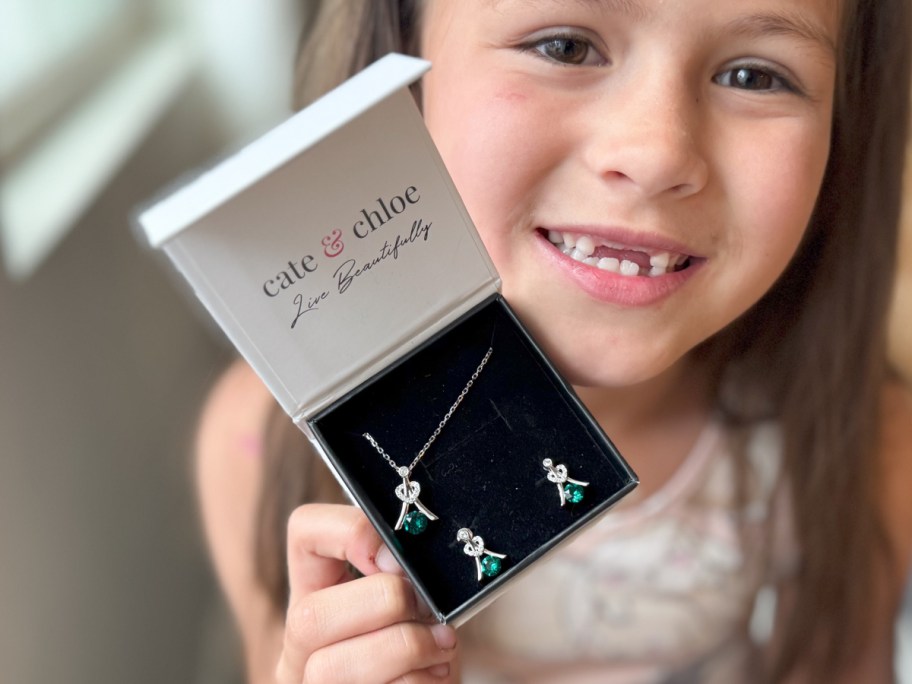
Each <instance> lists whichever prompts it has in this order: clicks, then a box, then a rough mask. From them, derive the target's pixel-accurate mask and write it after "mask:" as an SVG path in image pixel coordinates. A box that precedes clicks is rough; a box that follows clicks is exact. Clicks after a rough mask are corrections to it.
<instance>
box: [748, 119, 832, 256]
mask: <svg viewBox="0 0 912 684" xmlns="http://www.w3.org/2000/svg"><path fill="white" fill-rule="evenodd" d="M777 133H778V134H777V135H771V136H759V137H758V138H757V139H759V140H764V141H765V144H764V146H763V148H762V149H756V148H753V149H752V150H751V154H750V155H745V157H747V161H746V163H745V160H744V159H742V160H739V161H741V162H742V163H740V164H739V166H740V169H741V171H740V172H739V173H737V174H733V176H734V177H735V178H737V182H736V183H735V184H734V185H733V187H732V188H731V190H732V196H733V197H735V198H741V200H740V208H739V212H741V214H742V216H741V218H742V220H743V224H742V225H746V226H749V229H747V230H746V231H745V234H744V235H743V236H742V238H743V240H744V242H745V243H750V244H744V245H742V247H744V248H745V249H751V250H754V251H755V253H756V254H757V255H758V256H761V257H762V258H763V259H764V261H766V262H767V263H769V262H770V261H773V262H778V263H773V264H770V267H771V268H773V267H776V266H777V265H778V268H779V270H782V269H784V268H785V266H786V264H787V263H788V261H789V259H790V258H791V257H792V255H793V254H794V252H795V250H796V249H797V247H798V244H799V243H800V242H801V238H802V237H803V235H804V232H805V230H806V228H807V224H808V221H809V220H810V217H811V213H812V212H813V210H814V205H815V203H816V199H817V195H818V193H819V189H820V184H821V181H822V178H823V173H824V170H825V168H826V161H827V155H828V150H829V145H828V139H829V138H828V134H827V130H826V129H824V130H821V129H820V128H817V129H816V130H813V129H811V127H808V126H806V125H805V126H801V127H799V126H795V127H794V128H791V129H789V128H780V130H778V131H777ZM771 141H772V142H771ZM736 201H737V200H736Z"/></svg>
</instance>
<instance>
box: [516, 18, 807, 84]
mask: <svg viewBox="0 0 912 684" xmlns="http://www.w3.org/2000/svg"><path fill="white" fill-rule="evenodd" d="M561 41H567V42H576V43H579V44H580V45H581V46H582V47H584V48H585V50H586V53H585V54H584V56H583V59H582V60H581V61H579V62H574V61H562V60H560V59H558V58H556V57H554V56H553V55H550V54H547V53H546V52H545V48H546V46H548V45H553V44H555V43H559V42H561ZM519 50H520V51H522V52H529V53H533V54H534V56H536V57H537V58H539V59H543V60H545V61H547V62H550V63H552V64H555V65H557V66H561V67H573V66H603V65H604V64H607V63H608V60H607V59H606V58H605V57H604V56H603V55H602V54H601V52H599V50H598V49H597V48H596V47H595V46H594V45H593V41H592V40H591V39H589V38H587V37H585V36H583V35H581V34H579V33H574V32H571V31H566V32H558V33H553V34H550V35H546V36H543V37H540V38H536V39H534V40H531V41H529V42H527V43H524V44H522V45H520V46H519ZM592 53H595V54H596V55H598V57H599V59H600V62H599V63H598V64H585V61H586V59H587V58H588V57H589V56H590V55H591V54H592ZM742 70H743V71H753V72H760V73H761V74H762V75H763V76H767V77H769V78H770V79H771V87H769V88H738V87H737V86H734V85H731V84H728V85H726V84H725V83H724V82H723V81H722V79H723V77H724V76H732V75H734V74H736V73H737V72H739V71H742ZM713 82H714V83H717V84H718V85H722V86H725V87H729V88H736V89H738V90H747V91H756V92H762V93H773V92H781V91H784V92H787V93H794V94H798V95H800V94H802V90H801V89H800V88H798V87H797V86H796V85H795V84H794V83H793V82H792V81H791V79H789V78H787V77H786V76H785V75H783V74H782V73H781V72H779V71H778V70H776V69H773V68H772V67H770V66H769V65H768V64H764V63H758V62H746V63H743V64H738V65H735V66H732V67H730V68H728V69H726V70H725V71H723V72H721V73H719V74H718V75H716V76H714V77H713Z"/></svg>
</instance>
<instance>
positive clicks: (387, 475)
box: [310, 296, 636, 620]
mask: <svg viewBox="0 0 912 684" xmlns="http://www.w3.org/2000/svg"><path fill="white" fill-rule="evenodd" d="M489 347H490V348H493V353H492V354H491V357H490V359H489V361H488V363H487V365H486V366H485V368H484V370H482V372H481V374H480V375H479V377H478V379H477V380H476V381H475V384H474V385H473V387H472V388H471V390H470V391H469V392H468V394H467V395H466V397H465V399H464V400H463V402H462V404H460V406H459V408H457V409H456V411H455V413H454V414H453V415H452V417H451V419H450V421H449V422H448V423H447V425H446V426H445V427H444V428H443V430H442V431H441V433H440V435H439V436H438V437H437V440H436V441H435V442H434V444H433V445H432V446H431V447H430V449H428V451H427V453H426V454H425V456H424V458H423V459H422V460H421V462H420V463H419V464H418V465H417V466H416V467H415V469H414V470H413V472H412V475H411V478H412V480H413V481H417V482H419V483H420V484H421V496H420V499H421V502H422V503H423V504H424V505H425V506H427V507H428V508H429V509H430V510H431V511H432V512H433V513H435V514H436V515H437V516H439V518H440V519H439V520H437V521H431V522H430V523H429V525H428V528H427V530H426V531H425V532H424V533H422V534H419V535H410V534H408V533H406V532H405V531H404V530H400V531H398V532H395V531H394V530H393V526H394V525H395V524H396V520H397V518H398V517H399V512H400V509H401V506H402V503H401V502H400V501H399V499H397V498H396V496H395V494H394V490H395V488H396V486H397V485H399V484H401V483H402V479H401V478H400V477H399V475H398V474H397V473H396V472H395V471H394V470H393V468H392V467H391V466H390V465H389V464H388V463H387V462H386V461H385V460H384V459H383V458H382V457H381V456H380V454H378V453H377V451H376V450H375V449H374V447H372V446H371V445H370V443H369V442H368V441H367V440H366V439H365V438H364V437H363V436H362V435H363V433H365V432H369V433H370V434H371V435H373V437H374V438H375V439H376V440H377V442H378V444H380V446H381V447H383V449H384V450H385V451H386V452H387V453H388V454H389V455H390V456H391V457H392V458H393V459H394V460H395V461H396V463H397V464H398V465H400V466H407V465H408V464H409V463H411V461H412V459H413V458H414V457H415V455H416V454H417V453H418V451H419V450H420V449H421V447H422V446H423V445H424V444H425V442H426V441H427V440H428V438H429V437H430V436H431V434H432V433H433V432H434V430H435V428H436V427H437V425H438V424H439V423H440V421H441V420H442V418H443V416H444V415H445V414H446V412H447V410H448V409H449V408H450V406H452V405H453V403H454V401H455V400H456V398H457V397H458V396H459V393H460V392H461V391H462V389H463V388H464V387H465V385H466V383H467V382H468V380H469V378H470V377H471V376H472V373H473V372H474V371H475V369H476V368H477V367H478V364H479V363H480V362H481V360H482V357H484V355H485V352H486V351H487V350H488V348H489ZM310 425H311V428H312V429H313V430H314V433H315V434H316V436H317V438H318V439H319V440H320V441H321V443H322V444H323V446H324V448H325V449H326V451H327V453H328V454H329V455H330V457H331V458H333V459H334V461H335V463H336V466H337V468H338V469H339V471H340V473H341V474H342V476H343V477H344V478H345V479H346V480H347V483H348V484H349V486H350V488H351V489H352V492H353V493H354V495H355V497H356V499H357V500H358V502H359V504H360V505H361V506H362V507H363V508H364V510H365V512H366V513H367V514H368V516H370V517H371V519H372V521H373V522H374V524H375V525H377V526H378V528H379V529H380V532H381V534H382V535H383V536H384V538H385V539H386V540H387V543H388V544H389V545H390V547H391V548H393V549H394V553H397V555H398V556H399V559H400V561H401V562H402V563H403V565H404V567H406V570H407V571H408V573H409V575H410V576H411V577H412V580H413V581H414V582H415V583H416V586H417V587H418V588H419V590H420V591H421V592H422V593H423V594H424V595H425V597H426V598H428V599H430V601H431V603H432V608H435V609H436V610H437V611H438V613H439V614H440V617H441V618H445V619H447V620H451V619H453V618H455V617H456V616H457V615H458V614H460V613H461V612H463V611H464V610H466V609H467V608H469V607H470V606H471V605H472V603H473V602H474V601H475V600H476V599H481V598H483V597H484V596H486V595H487V594H488V593H489V592H491V591H493V590H494V589H495V588H496V587H498V586H499V585H501V584H502V583H504V582H507V581H509V579H510V578H511V577H512V576H514V575H515V574H516V573H517V572H518V571H519V570H521V569H523V568H525V567H527V566H528V565H529V564H530V563H531V562H533V561H534V560H535V559H536V558H538V557H540V556H541V555H542V554H543V553H545V552H546V551H547V550H549V549H550V548H551V547H552V546H553V545H554V544H555V543H557V542H558V541H560V540H561V539H563V538H564V537H566V536H567V535H568V534H570V533H572V532H573V531H574V529H576V528H578V527H579V526H581V525H583V524H585V523H586V522H587V521H589V520H590V519H591V518H592V517H593V516H596V515H598V514H599V513H601V512H602V511H604V510H605V509H607V508H608V507H609V506H610V505H611V504H613V503H615V502H616V501H617V500H618V499H619V498H620V497H621V496H623V495H624V494H626V493H627V492H628V491H630V490H631V489H632V488H633V487H634V486H635V485H636V477H635V475H634V474H633V472H632V471H631V470H630V469H629V467H628V466H627V465H626V463H624V461H623V459H622V458H621V457H620V455H619V454H618V452H617V450H616V449H615V448H614V446H613V445H612V444H611V442H610V441H609V440H608V439H607V438H606V437H605V435H604V434H603V433H602V431H601V430H600V429H599V428H598V426H597V425H596V424H595V422H594V421H593V420H592V418H591V416H590V415H589V413H588V412H587V411H586V410H585V409H584V408H583V406H582V405H581V404H580V403H579V401H578V399H577V398H576V396H575V394H574V393H573V392H572V390H570V388H569V387H568V386H567V385H566V383H565V382H564V381H563V380H562V379H561V378H560V377H559V376H558V375H557V373H556V371H555V370H554V368H553V367H552V366H551V364H550V363H549V362H548V360H547V359H546V358H545V357H544V355H543V354H542V352H541V351H540V350H539V349H538V348H537V346H536V345H535V343H534V342H533V341H532V340H531V338H530V337H529V336H528V333H526V331H525V330H524V329H523V327H522V326H521V324H520V323H519V322H518V320H517V319H516V318H515V316H514V315H513V313H512V311H510V309H509V307H508V306H507V304H506V302H505V301H504V300H503V299H502V298H501V297H500V296H497V297H494V298H492V299H490V300H488V301H487V302H485V303H484V304H482V305H481V306H480V307H478V308H476V309H475V310H474V311H472V312H470V313H468V314H467V315H466V316H464V317H463V318H462V319H460V320H459V321H458V322H457V323H456V324H454V325H453V326H451V327H450V328H449V329H447V330H445V331H443V332H442V333H441V334H439V335H438V336H436V337H435V338H434V339H432V340H431V341H430V342H428V343H426V344H425V345H423V346H422V347H421V348H419V349H418V350H416V351H415V352H413V353H412V354H410V355H408V356H407V357H405V358H404V359H402V360H400V361H399V362H397V363H396V364H395V365H393V366H392V367H390V368H388V369H387V370H386V371H385V372H384V373H383V374H382V375H380V376H378V377H375V378H374V379H372V380H371V381H369V382H367V383H365V384H364V385H362V386H361V387H359V388H358V389H357V390H355V391H354V392H352V393H350V394H349V395H347V396H346V397H344V398H342V399H341V400H339V401H338V402H336V403H335V404H334V405H333V406H331V407H330V408H328V409H327V410H325V411H324V412H323V413H321V414H320V415H318V416H317V417H316V418H314V419H313V420H312V421H311V423H310ZM545 458H551V459H552V460H553V461H554V463H555V464H561V463H562V464H565V465H566V466H567V469H568V471H569V476H570V477H571V478H573V479H575V480H582V481H584V482H589V483H590V484H589V486H588V487H586V489H585V498H584V499H583V501H581V502H580V503H578V504H571V503H569V502H568V503H567V504H566V505H565V506H564V507H563V508H561V506H560V498H559V495H558V489H557V485H556V484H554V483H552V482H549V481H548V479H547V471H546V470H545V469H544V468H543V467H542V460H543V459H545ZM412 510H414V508H413V509H412ZM461 527H468V528H470V529H471V530H472V532H473V533H474V534H475V535H480V536H481V537H483V538H484V541H485V546H486V547H487V548H489V549H490V550H493V551H496V552H498V553H504V554H506V555H507V557H506V559H504V561H503V570H502V572H501V574H500V575H498V576H497V577H495V578H492V579H488V578H484V579H483V580H482V581H481V582H478V580H477V577H476V570H475V562H474V560H473V559H472V558H470V557H469V556H467V555H466V554H464V553H463V544H462V543H460V542H458V541H457V540H456V532H457V530H459V528H461Z"/></svg>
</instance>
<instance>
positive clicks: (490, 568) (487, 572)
mask: <svg viewBox="0 0 912 684" xmlns="http://www.w3.org/2000/svg"><path fill="white" fill-rule="evenodd" d="M456 541H460V542H463V543H465V546H464V547H463V548H462V552H463V553H464V554H465V555H467V556H470V557H471V558H474V559H475V570H476V572H477V575H478V581H479V582H481V577H482V575H484V576H485V577H495V576H497V575H499V574H500V571H501V569H502V568H503V563H502V562H501V559H503V558H506V557H507V556H506V555H505V554H503V553H495V552H494V551H491V550H490V549H486V548H485V544H484V539H482V538H481V537H476V536H473V535H472V530H470V529H469V528H468V527H463V528H462V529H460V530H459V532H457V533H456ZM482 556H484V558H482Z"/></svg>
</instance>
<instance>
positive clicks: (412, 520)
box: [402, 511, 428, 534]
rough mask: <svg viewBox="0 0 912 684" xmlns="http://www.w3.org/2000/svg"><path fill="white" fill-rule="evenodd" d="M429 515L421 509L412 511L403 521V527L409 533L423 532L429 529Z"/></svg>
mask: <svg viewBox="0 0 912 684" xmlns="http://www.w3.org/2000/svg"><path fill="white" fill-rule="evenodd" d="M427 526H428V517H427V516H426V515H425V514H424V513H422V512H421V511H412V512H411V513H409V514H408V515H406V516H405V520H403V521H402V529H403V530H405V531H406V532H408V533H409V534H421V533H422V532H424V531H425V530H426V529H427Z"/></svg>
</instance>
